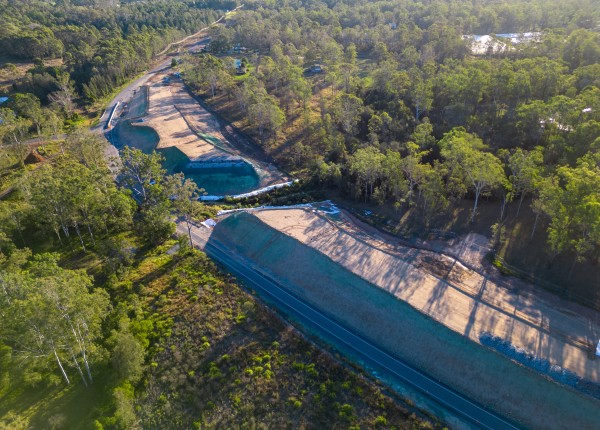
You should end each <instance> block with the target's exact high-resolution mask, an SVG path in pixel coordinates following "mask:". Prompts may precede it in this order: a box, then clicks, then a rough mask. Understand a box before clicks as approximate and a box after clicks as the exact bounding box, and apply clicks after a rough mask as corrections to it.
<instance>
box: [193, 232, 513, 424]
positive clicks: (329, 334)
mask: <svg viewBox="0 0 600 430" xmlns="http://www.w3.org/2000/svg"><path fill="white" fill-rule="evenodd" d="M204 251H205V252H206V253H207V254H208V255H209V256H210V257H212V258H213V259H215V260H216V261H218V262H219V263H221V264H222V265H223V266H225V267H226V268H227V269H228V271H229V272H230V273H232V274H233V275H235V276H237V277H238V278H239V279H241V280H243V281H244V282H246V283H247V284H248V285H249V286H251V287H252V288H253V289H254V290H256V291H257V292H258V293H259V294H262V295H263V296H267V298H268V300H269V301H271V302H273V303H274V304H275V305H276V306H277V307H278V308H279V309H281V310H282V311H284V312H285V313H286V314H288V315H289V316H291V317H292V318H294V319H295V320H296V321H298V322H300V323H301V324H302V325H304V326H306V327H308V328H310V329H312V330H315V331H316V332H317V333H319V334H321V336H322V337H323V338H325V339H327V340H328V341H330V342H332V343H333V344H335V345H341V346H342V347H343V348H344V349H349V350H351V351H352V352H353V353H354V355H355V356H356V357H357V358H359V359H360V360H362V361H363V362H364V363H365V364H367V365H369V366H370V367H372V368H374V369H377V370H378V371H380V372H383V373H386V374H388V375H389V376H391V377H393V378H396V379H399V380H400V381H402V382H403V383H405V384H407V385H409V386H411V387H413V388H415V389H417V390H418V391H420V392H421V393H423V394H425V395H426V396H427V397H429V398H430V399H432V400H434V401H435V402H437V403H439V404H440V405H442V406H443V407H445V408H447V409H448V410H450V411H452V412H454V413H456V414H458V415H460V416H462V417H463V418H465V419H467V420H468V421H469V422H471V423H473V424H475V425H476V426H478V427H480V428H484V429H494V430H496V429H498V430H503V429H510V430H514V429H519V427H518V426H516V425H515V424H513V423H511V422H510V421H507V420H506V419H504V418H503V417H501V416H499V415H497V414H496V413H494V412H492V411H490V410H488V409H486V408H484V407H483V406H481V405H478V404H477V403H474V402H472V401H471V400H469V399H467V398H466V397H464V396H462V395H461V394H460V393H458V392H456V391H454V390H453V389H451V388H449V387H447V386H445V385H443V384H441V383H439V382H437V381H436V380H434V379H432V378H431V377H429V376H427V375H426V374H424V373H423V372H421V371H420V370H418V369H416V368H414V367H412V366H411V365H409V364H407V363H405V362H403V361H402V360H400V359H398V358H396V357H394V356H393V355H391V354H389V353H387V352H386V351H384V350H382V349H381V348H379V347H377V346H376V345H374V344H373V343H371V342H370V341H368V340H367V339H365V338H363V337H362V336H360V335H358V334H356V333H354V332H352V331H351V329H349V328H346V327H345V326H343V325H342V324H340V323H339V322H337V321H335V320H333V319H332V318H330V317H328V316H327V315H325V314H324V313H323V312H322V311H320V310H319V309H317V308H314V307H313V306H311V305H309V304H307V303H306V302H304V301H303V300H301V299H299V298H298V297H296V296H294V295H293V294H290V293H289V292H288V291H287V290H286V289H285V288H284V287H283V286H281V285H280V284H278V283H277V282H276V281H274V280H273V279H270V278H268V277H267V276H265V275H264V274H262V273H260V272H259V271H257V270H255V269H253V268H250V267H247V266H245V265H244V264H242V263H241V262H240V261H238V260H237V258H235V257H234V256H233V255H231V254H230V253H229V252H228V251H227V250H226V249H225V247H223V246H222V245H221V244H219V243H218V241H216V240H214V239H212V238H211V240H210V241H209V242H208V243H207V244H206V247H205V249H204Z"/></svg>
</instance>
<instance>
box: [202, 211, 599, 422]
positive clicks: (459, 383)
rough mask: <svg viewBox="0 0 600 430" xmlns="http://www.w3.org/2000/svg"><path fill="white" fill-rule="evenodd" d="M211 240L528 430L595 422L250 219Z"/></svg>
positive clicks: (529, 377) (590, 403)
mask: <svg viewBox="0 0 600 430" xmlns="http://www.w3.org/2000/svg"><path fill="white" fill-rule="evenodd" d="M211 240H217V241H219V242H220V243H222V244H224V245H226V246H227V247H229V248H230V249H231V250H232V251H233V252H237V253H238V254H240V255H241V256H243V257H245V258H246V259H248V260H250V261H252V262H254V263H255V264H256V265H257V266H258V267H260V268H261V270H264V271H265V272H266V273H268V274H269V276H272V277H273V278H275V279H277V280H278V282H279V283H280V284H282V285H285V286H287V287H288V288H289V289H290V291H292V292H293V293H295V294H296V295H297V296H299V297H301V298H303V299H304V300H306V301H307V302H309V303H311V304H313V305H315V306H317V307H319V308H321V309H324V310H326V312H327V313H329V314H330V315H332V316H333V317H334V318H336V319H337V320H339V321H341V322H343V323H345V324H346V325H347V326H350V327H352V328H353V329H354V330H356V331H357V332H359V333H361V334H362V335H364V336H365V337H366V338H368V339H370V340H372V341H373V342H375V343H377V344H379V345H381V346H382V347H384V348H385V349H387V350H388V351H391V352H393V353H394V354H396V355H397V356H398V357H399V358H401V359H403V360H405V361H407V362H409V363H411V364H413V365H414V366H416V367H418V368H420V369H421V370H423V371H424V372H426V373H428V374H430V375H431V376H433V377H435V378H437V379H439V380H440V381H442V382H443V383H445V384H447V385H448V386H450V387H452V388H454V389H456V390H457V391H459V392H461V393H463V394H465V395H466V396H468V397H470V398H472V399H475V400H476V401H478V402H479V403H481V404H483V405H485V406H487V407H490V408H492V409H494V410H496V411H498V412H499V413H501V414H502V415H505V416H507V417H511V418H512V419H515V420H517V421H519V422H521V423H522V424H524V425H525V426H526V427H530V428H540V429H541V428H543V429H553V428H577V429H594V428H597V426H598V423H599V422H600V402H599V401H597V400H595V399H593V398H590V397H587V396H584V395H582V394H580V393H578V392H576V391H575V390H573V389H571V388H568V387H563V386H561V385H559V384H557V383H554V382H552V381H550V380H548V379H546V378H544V377H542V376H540V375H539V374H537V373H535V372H534V371H532V370H530V369H528V368H525V367H523V366H521V365H519V364H516V363H514V362H512V361H510V360H508V359H506V358H505V357H503V356H502V355H500V354H498V353H497V352H495V351H492V350H490V349H488V348H486V347H484V346H482V345H479V344H477V343H475V342H472V341H470V340H468V339H467V338H465V337H464V336H461V335H459V334H457V333H454V332H453V331H451V330H449V329H447V328H446V327H444V326H442V325H441V324H439V323H437V322H435V321H433V320H432V319H431V318H429V317H427V316H425V315H423V314H421V313H420V312H418V311H416V310H415V309H414V308H412V307H411V306H409V305H407V304H406V303H404V302H402V301H400V300H398V299H396V298H394V297H393V296H391V295H390V294H388V293H387V292H385V291H383V290H381V289H380V288H377V287H375V286H373V285H371V284H369V283H368V282H366V281H364V280H363V279H361V278H359V277H358V276H356V275H354V274H352V273H351V272H349V271H348V270H346V269H344V268H343V267H342V266H340V265H338V264H336V263H334V262H333V261H331V260H330V259H329V258H327V257H326V256H325V255H323V254H321V253H319V252H318V251H316V250H314V249H312V248H310V247H308V246H306V245H303V244H301V243H300V242H298V241H297V240H295V239H293V238H291V237H289V236H286V235H285V234H283V233H280V232H279V231H277V230H275V229H273V228H271V227H269V226H267V225H266V224H264V223H263V222H261V221H260V220H259V219H257V218H256V217H255V216H253V215H251V214H247V213H243V212H242V213H236V214H233V215H231V216H229V217H228V218H226V219H224V220H223V221H221V222H220V223H218V224H217V226H216V227H215V229H214V232H213V236H212V238H211Z"/></svg>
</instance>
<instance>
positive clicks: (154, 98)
mask: <svg viewBox="0 0 600 430" xmlns="http://www.w3.org/2000/svg"><path fill="white" fill-rule="evenodd" d="M163 77H165V75H163V74H157V75H156V76H155V77H154V78H153V79H151V80H150V82H149V85H148V98H149V106H148V114H147V115H146V116H145V117H144V122H143V123H142V124H140V125H146V126H149V127H152V128H153V129H154V130H156V132H157V133H158V136H159V137H160V141H159V143H158V148H159V149H160V148H168V147H172V146H174V147H176V148H178V149H179V150H180V151H181V152H183V153H184V154H185V155H186V156H187V157H188V158H189V159H190V160H192V159H196V158H200V157H202V158H206V159H209V158H221V157H228V156H229V154H228V153H226V152H225V151H221V150H220V149H218V148H216V147H215V146H213V145H211V144H210V143H208V142H206V141H205V140H204V139H201V138H199V137H198V136H197V135H196V134H195V133H194V131H193V130H192V129H190V127H189V126H188V123H187V122H186V118H184V114H186V113H187V114H188V115H189V114H191V112H196V113H197V114H199V113H201V112H198V108H199V106H198V104H197V103H196V101H195V100H194V99H192V98H191V97H190V96H189V94H188V93H187V92H186V91H185V90H184V89H183V87H182V86H181V84H178V85H175V84H172V85H165V84H164V83H163V80H162V78H163ZM205 113H206V112H205Z"/></svg>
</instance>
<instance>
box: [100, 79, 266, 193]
mask: <svg viewBox="0 0 600 430" xmlns="http://www.w3.org/2000/svg"><path fill="white" fill-rule="evenodd" d="M147 108H148V97H147V90H146V89H145V88H142V89H140V90H139V91H138V92H137V93H136V95H135V96H134V98H133V99H132V100H131V102H130V103H129V106H128V107H127V108H126V109H125V111H124V113H123V114H122V116H121V120H120V121H119V123H118V124H117V125H116V126H115V128H114V129H113V130H112V131H111V140H112V142H113V144H114V145H115V146H116V147H117V149H119V150H121V149H123V147H124V146H129V147H131V148H136V149H140V150H141V151H142V152H144V153H145V154H150V153H151V152H152V151H156V152H158V153H159V154H161V155H162V156H163V157H164V158H165V161H164V163H163V167H164V168H165V169H166V170H167V173H169V174H173V173H180V172H181V173H183V174H184V175H185V177H186V178H190V179H192V180H193V181H194V182H196V184H198V187H200V188H202V189H204V190H205V192H206V193H207V194H209V195H217V196H226V195H235V194H242V193H247V192H249V191H252V190H254V189H256V188H257V187H258V185H259V182H260V178H259V176H258V174H257V173H256V171H255V169H254V167H252V165H251V164H249V163H246V162H244V163H243V164H242V165H232V166H227V167H224V166H219V167H214V168H201V169H195V168H189V167H187V164H188V163H189V162H190V159H189V158H188V157H187V156H186V155H185V154H184V153H183V152H181V151H180V150H179V149H177V148H175V147H169V148H160V149H158V148H157V145H158V142H159V141H160V138H159V136H158V133H156V131H154V129H153V128H151V127H147V126H144V125H143V118H142V116H143V115H144V114H145V112H146V110H147ZM209 143H212V142H210V141H209Z"/></svg>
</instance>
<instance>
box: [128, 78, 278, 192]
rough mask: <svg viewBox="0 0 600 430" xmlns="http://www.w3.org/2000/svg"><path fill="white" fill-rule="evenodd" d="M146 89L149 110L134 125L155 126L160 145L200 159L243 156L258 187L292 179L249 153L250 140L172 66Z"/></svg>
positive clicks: (250, 149)
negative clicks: (199, 98) (191, 89)
mask: <svg viewBox="0 0 600 430" xmlns="http://www.w3.org/2000/svg"><path fill="white" fill-rule="evenodd" d="M165 79H167V81H165ZM147 89H148V102H149V104H148V112H147V114H146V115H145V116H144V117H143V122H139V123H133V125H134V126H136V125H137V126H148V127H151V128H153V129H154V130H155V131H156V133H157V134H158V136H159V143H158V145H157V149H166V148H170V147H175V148H177V149H179V150H180V151H181V152H182V153H184V154H185V155H186V156H187V157H188V158H189V159H190V160H191V161H200V162H205V161H217V160H227V159H240V158H243V159H245V160H246V161H248V162H250V163H251V164H252V166H253V167H254V169H255V170H256V172H257V174H258V176H259V178H260V183H259V187H264V186H268V185H272V184H276V183H281V182H285V181H287V180H289V179H288V178H287V177H286V176H285V175H283V174H281V173H280V172H279V171H278V170H277V169H276V168H275V167H274V166H272V165H271V164H270V163H267V162H264V161H262V160H259V159H257V158H256V157H254V156H249V154H251V153H252V152H253V151H252V148H250V144H249V143H248V142H246V141H245V140H244V139H243V138H242V137H241V136H239V135H238V134H237V133H236V132H235V131H234V130H233V129H232V128H231V126H229V125H222V124H221V123H220V122H219V120H218V119H217V118H216V117H215V116H214V115H213V114H212V113H211V112H209V111H207V110H206V109H205V108H204V107H203V106H202V105H201V104H200V103H198V101H196V100H195V99H194V98H193V97H192V96H191V95H190V93H189V92H188V91H187V90H186V88H185V87H184V85H183V83H182V82H181V81H180V80H179V79H177V78H175V77H174V76H172V75H171V74H170V69H166V70H163V71H159V72H156V73H154V74H153V75H152V77H151V78H149V79H148V81H147ZM232 140H233V142H232Z"/></svg>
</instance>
